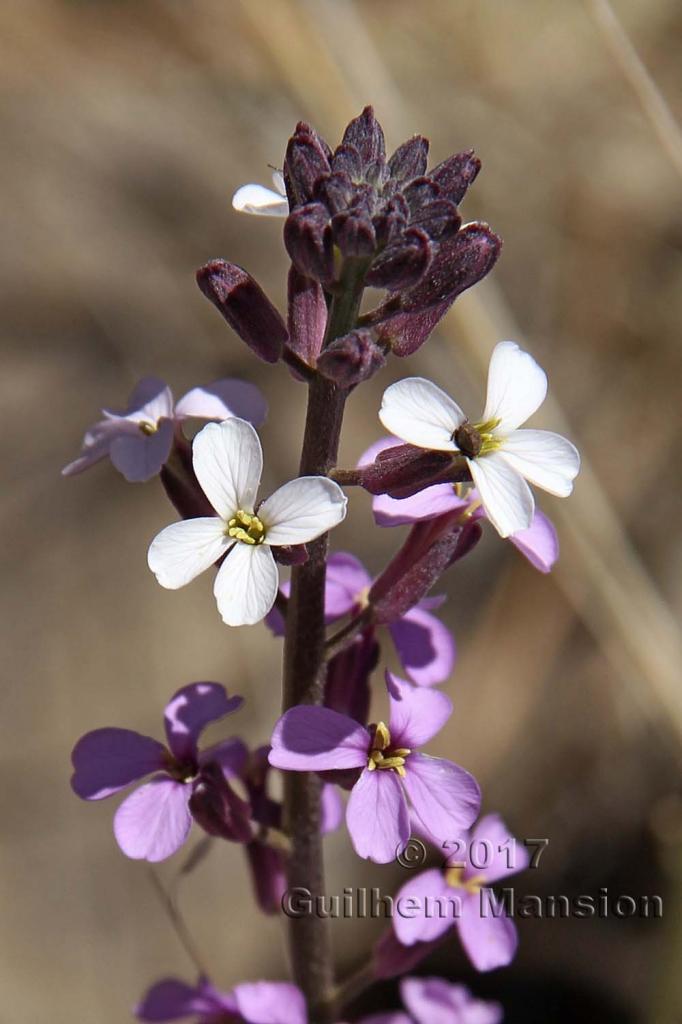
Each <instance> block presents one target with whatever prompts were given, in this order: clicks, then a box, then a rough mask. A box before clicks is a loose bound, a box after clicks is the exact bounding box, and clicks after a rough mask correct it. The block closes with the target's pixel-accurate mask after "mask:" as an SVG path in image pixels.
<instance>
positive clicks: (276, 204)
mask: <svg viewBox="0 0 682 1024" xmlns="http://www.w3.org/2000/svg"><path fill="white" fill-rule="evenodd" d="M232 206H233V207H234V209H235V210H237V211H238V212H239V213H255V214H259V215H260V216H262V217H286V216H288V214H289V203H288V202H287V201H286V199H283V198H282V196H281V195H279V193H277V192H273V190H272V189H271V188H265V186H264V185H253V184H249V185H242V186H241V188H238V189H237V191H236V192H235V194H234V195H233V196H232Z"/></svg>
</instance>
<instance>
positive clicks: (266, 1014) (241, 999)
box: [232, 981, 308, 1024]
mask: <svg viewBox="0 0 682 1024" xmlns="http://www.w3.org/2000/svg"><path fill="white" fill-rule="evenodd" d="M232 994H233V996H234V998H235V1001H236V1003H237V1009H238V1011H239V1013H240V1014H241V1016H242V1017H243V1018H244V1020H245V1021H247V1022H248V1024H307V1021H308V1012H307V1010H306V1004H305V999H304V998H303V993H302V992H301V990H300V989H299V988H297V987H296V985H291V984H290V983H289V982H286V981H253V982H244V983H242V984H241V985H235V987H234V988H233V989H232Z"/></svg>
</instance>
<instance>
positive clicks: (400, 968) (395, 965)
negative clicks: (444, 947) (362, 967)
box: [372, 928, 440, 979]
mask: <svg viewBox="0 0 682 1024" xmlns="http://www.w3.org/2000/svg"><path fill="white" fill-rule="evenodd" d="M439 943H440V940H438V941H434V942H416V943H415V944H414V945H413V946H403V945H402V944H401V943H400V942H399V941H398V938H397V936H396V934H395V932H394V931H393V929H392V928H388V929H387V930H386V931H385V932H384V934H383V935H382V936H381V938H380V939H379V940H378V941H377V942H376V943H375V945H374V950H373V955H372V961H373V967H374V977H375V978H380V979H388V978H397V977H399V976H400V975H401V974H405V973H406V972H407V971H411V970H412V969H413V968H414V967H416V966H417V964H419V963H421V961H422V960H423V959H424V958H425V957H427V956H428V955H429V953H432V952H433V950H434V949H436V948H437V947H438V945H439Z"/></svg>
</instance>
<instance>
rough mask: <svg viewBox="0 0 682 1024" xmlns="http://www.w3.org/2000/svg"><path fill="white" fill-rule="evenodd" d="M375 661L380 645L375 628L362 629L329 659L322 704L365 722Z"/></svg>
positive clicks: (357, 720) (377, 659) (377, 657)
mask: <svg viewBox="0 0 682 1024" xmlns="http://www.w3.org/2000/svg"><path fill="white" fill-rule="evenodd" d="M378 662H379V645H378V643H377V642H376V640H375V638H374V630H372V629H368V630H365V631H364V632H363V633H361V634H360V635H359V636H357V637H355V639H354V640H353V642H352V643H351V644H349V645H348V646H347V647H346V648H344V650H342V651H340V652H339V653H338V654H335V655H334V657H333V658H332V659H331V661H330V662H329V664H328V666H327V680H326V683H325V690H324V703H325V707H328V708H331V709H332V711H338V712H340V714H342V715H348V716H349V717H350V718H354V719H355V721H356V722H359V723H360V725H367V721H368V718H369V704H370V697H371V694H370V685H369V680H370V676H371V674H372V672H373V671H374V669H375V668H376V667H377V664H378Z"/></svg>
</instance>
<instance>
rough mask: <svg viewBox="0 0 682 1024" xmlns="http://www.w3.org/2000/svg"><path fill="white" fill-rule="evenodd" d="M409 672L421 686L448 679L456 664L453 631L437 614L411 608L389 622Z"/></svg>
mask: <svg viewBox="0 0 682 1024" xmlns="http://www.w3.org/2000/svg"><path fill="white" fill-rule="evenodd" d="M389 629H390V631H391V636H392V637H393V643H394V644H395V647H396V650H397V652H398V657H399V658H400V660H401V662H402V665H403V668H404V669H405V672H406V673H407V675H408V676H409V677H410V679H411V680H412V682H414V683H416V684H417V686H436V685H437V684H438V683H442V682H444V681H445V680H446V679H447V678H448V676H449V675H450V673H451V672H452V669H453V666H454V664H455V641H454V640H453V638H452V633H451V632H450V630H449V629H448V628H447V626H444V625H443V623H442V622H441V621H440V619H437V618H436V616H435V615H431V614H430V613H429V612H427V611H425V610H424V609H423V608H420V607H419V606H418V605H417V606H415V607H414V608H411V609H410V610H409V612H407V613H406V614H405V615H403V617H402V619H397V620H396V621H395V622H392V623H391V624H390V626H389Z"/></svg>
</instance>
